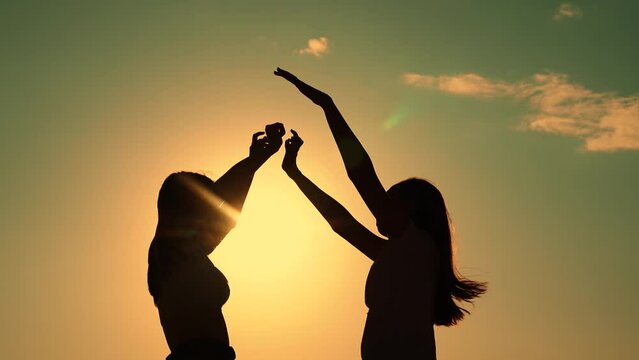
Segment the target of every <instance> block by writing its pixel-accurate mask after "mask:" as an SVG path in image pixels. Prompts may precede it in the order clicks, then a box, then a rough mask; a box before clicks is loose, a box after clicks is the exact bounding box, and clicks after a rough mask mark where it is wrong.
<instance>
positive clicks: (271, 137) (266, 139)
mask: <svg viewBox="0 0 639 360" xmlns="http://www.w3.org/2000/svg"><path fill="white" fill-rule="evenodd" d="M284 132H285V130H284V125H282V124H281V123H274V124H269V125H266V132H264V131H259V132H256V133H255V134H253V139H252V141H251V147H250V148H249V157H250V158H252V159H254V160H256V161H258V162H259V163H264V162H265V161H266V160H268V158H270V157H271V156H273V154H275V153H276V152H277V150H279V149H280V147H281V146H282V136H284ZM264 134H266V136H262V135H264Z"/></svg>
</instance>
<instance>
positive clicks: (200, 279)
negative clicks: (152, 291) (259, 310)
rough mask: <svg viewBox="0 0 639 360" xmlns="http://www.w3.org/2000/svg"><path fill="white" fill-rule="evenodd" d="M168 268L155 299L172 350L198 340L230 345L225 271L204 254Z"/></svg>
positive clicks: (190, 257) (186, 258)
mask: <svg viewBox="0 0 639 360" xmlns="http://www.w3.org/2000/svg"><path fill="white" fill-rule="evenodd" d="M165 265H166V266H168V267H169V269H165V270H169V271H163V272H162V274H161V279H160V280H159V281H158V285H157V286H158V289H157V295H156V296H155V298H154V300H155V303H156V305H157V308H158V312H159V314H160V322H161V323H162V328H163V330H164V335H165V336H166V340H167V343H168V345H169V348H171V350H175V348H177V347H178V346H179V345H182V344H185V343H187V342H189V341H192V340H198V339H212V340H215V341H217V342H220V343H222V344H226V345H228V343H229V338H228V332H227V329H226V323H225V321H224V317H223V315H222V306H223V305H224V304H225V303H226V301H227V300H228V298H229V295H230V289H229V286H228V282H227V280H226V278H225V277H224V275H223V274H222V272H221V271H220V270H218V269H217V268H216V267H215V266H214V265H213V263H212V262H211V261H210V260H209V258H208V257H207V256H206V255H205V254H204V253H195V254H192V255H189V256H187V257H183V258H182V259H180V261H175V262H171V264H165ZM159 266H162V264H159Z"/></svg>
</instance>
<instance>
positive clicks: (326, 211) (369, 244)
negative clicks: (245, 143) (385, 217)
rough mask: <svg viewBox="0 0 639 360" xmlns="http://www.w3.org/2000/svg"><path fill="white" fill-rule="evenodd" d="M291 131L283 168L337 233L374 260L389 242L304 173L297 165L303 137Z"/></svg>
mask: <svg viewBox="0 0 639 360" xmlns="http://www.w3.org/2000/svg"><path fill="white" fill-rule="evenodd" d="M291 132H292V133H293V136H292V137H291V138H290V139H288V140H287V141H286V145H285V148H286V154H285V155H284V161H283V162H282V168H283V169H284V171H286V173H287V174H288V176H289V177H290V178H291V179H292V180H293V181H295V183H296V184H297V186H298V187H299V188H300V190H302V192H303V193H304V195H305V196H306V197H307V198H308V199H309V200H310V201H311V203H312V204H313V206H315V208H316V209H317V210H318V211H319V212H320V214H322V216H323V217H324V219H326V221H327V222H328V224H329V225H330V226H331V228H332V229H333V231H335V233H337V234H338V235H340V236H341V237H343V238H344V239H346V241H348V242H349V243H351V245H353V246H355V248H357V249H358V250H359V251H361V252H362V253H364V255H366V256H368V257H369V258H370V259H372V260H375V258H376V257H377V254H379V252H380V250H381V249H382V248H383V247H384V245H385V244H386V240H385V239H383V238H380V237H378V236H377V235H375V234H373V233H372V232H371V231H369V230H368V229H367V228H366V227H364V226H363V225H362V224H360V223H359V222H358V221H357V220H356V219H355V218H354V217H353V216H352V215H351V214H350V213H349V212H348V210H346V208H344V206H342V205H341V204H340V203H339V202H337V201H336V200H335V199H333V198H332V197H330V196H329V195H328V194H326V193H325V192H324V191H322V189H320V188H319V187H317V185H315V184H314V183H313V182H312V181H311V180H309V179H308V178H307V177H306V176H304V174H302V172H301V171H300V170H299V168H298V167H297V154H298V152H299V149H300V147H301V146H302V144H303V143H304V141H302V139H301V138H300V137H299V136H298V135H297V133H296V132H295V131H294V130H291Z"/></svg>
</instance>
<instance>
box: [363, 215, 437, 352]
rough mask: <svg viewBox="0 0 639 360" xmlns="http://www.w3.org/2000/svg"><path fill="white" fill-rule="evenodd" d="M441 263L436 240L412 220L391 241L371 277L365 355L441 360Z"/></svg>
mask: <svg viewBox="0 0 639 360" xmlns="http://www.w3.org/2000/svg"><path fill="white" fill-rule="evenodd" d="M438 267H439V260H438V252H437V246H436V244H435V243H434V241H433V240H432V239H431V238H430V237H429V236H428V234H427V233H426V232H424V231H423V230H420V229H418V228H417V227H415V226H414V225H413V224H412V223H411V224H410V226H409V227H408V228H407V229H406V231H405V232H404V234H403V235H402V236H401V237H399V238H397V239H391V240H389V241H388V243H387V244H386V245H385V247H384V249H383V250H382V252H381V253H380V254H379V256H378V257H377V258H376V259H375V262H374V263H373V265H372V266H371V270H370V272H369V274H368V278H367V281H366V292H365V301H366V305H367V306H368V308H369V311H368V316H367V318H366V326H365V328H364V335H363V338H362V358H363V359H366V360H372V359H400V358H407V357H408V358H419V359H435V338H434V332H433V311H434V299H435V291H436V287H437V272H438Z"/></svg>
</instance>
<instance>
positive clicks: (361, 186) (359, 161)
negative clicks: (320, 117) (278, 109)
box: [275, 68, 408, 236]
mask: <svg viewBox="0 0 639 360" xmlns="http://www.w3.org/2000/svg"><path fill="white" fill-rule="evenodd" d="M275 75H277V76H281V77H283V78H284V79H286V80H288V81H289V82H291V83H292V84H293V85H295V86H296V87H297V88H298V90H299V91H300V92H301V93H302V94H303V95H305V96H306V97H308V98H309V99H310V100H311V101H313V103H315V104H316V105H319V106H320V107H321V108H322V109H323V110H324V114H325V115H326V120H327V121H328V125H329V127H330V129H331V133H332V134H333V138H334V139H335V142H336V143H337V147H338V149H339V152H340V155H341V156H342V160H343V161H344V165H345V167H346V172H347V174H348V177H349V179H350V180H351V181H352V182H353V185H355V188H356V189H357V191H358V192H359V194H360V196H361V197H362V199H363V200H364V202H365V203H366V206H367V207H368V208H369V209H370V211H371V212H372V213H373V216H375V219H376V220H377V223H378V227H379V228H380V230H382V229H383V230H384V232H385V233H386V234H385V235H389V236H393V235H400V234H401V233H402V232H403V230H404V229H405V227H406V225H407V224H408V217H407V216H406V215H404V214H403V212H402V211H401V210H400V208H399V207H398V206H396V205H395V204H394V203H393V202H392V201H391V199H390V198H389V197H388V194H387V193H386V190H385V189H384V186H383V185H382V183H381V182H380V180H379V178H378V177H377V173H376V172H375V167H374V166H373V162H372V160H371V158H370V156H369V155H368V153H367V152H366V150H365V149H364V146H363V145H362V144H361V142H360V141H359V139H358V138H357V137H356V136H355V134H354V133H353V131H352V130H351V128H350V127H349V126H348V124H347V123H346V120H345V119H344V117H343V116H342V114H341V113H340V111H339V109H338V108H337V106H336V105H335V103H334V102H333V100H332V99H331V97H330V96H329V95H328V94H326V93H324V92H322V91H320V90H317V89H315V88H314V87H312V86H310V85H308V84H306V83H305V82H303V81H301V80H300V79H298V78H297V77H296V76H295V75H293V74H291V73H289V72H288V71H285V70H282V69H280V68H277V70H276V71H275Z"/></svg>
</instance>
